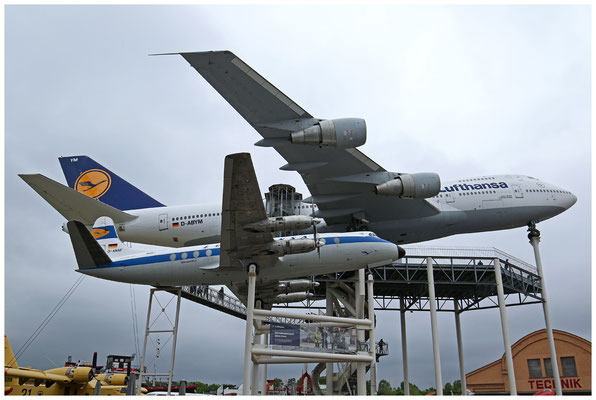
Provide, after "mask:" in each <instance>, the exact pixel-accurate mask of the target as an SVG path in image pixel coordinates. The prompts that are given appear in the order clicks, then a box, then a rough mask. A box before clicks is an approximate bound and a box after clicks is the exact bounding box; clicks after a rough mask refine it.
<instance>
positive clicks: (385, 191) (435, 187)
mask: <svg viewBox="0 0 596 400" xmlns="http://www.w3.org/2000/svg"><path fill="white" fill-rule="evenodd" d="M440 190H441V178H439V175H437V174H435V173H433V172H421V173H417V174H403V175H399V176H397V177H396V178H395V179H393V180H390V181H388V182H385V183H382V184H380V185H377V186H376V187H375V191H376V193H377V194H380V195H383V196H399V197H405V198H408V199H426V198H429V197H433V196H436V195H437V194H439V191H440Z"/></svg>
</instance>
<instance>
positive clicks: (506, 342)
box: [494, 258, 517, 396]
mask: <svg viewBox="0 0 596 400" xmlns="http://www.w3.org/2000/svg"><path fill="white" fill-rule="evenodd" d="M494 262H495V280H496V281H497V295H498V297H499V311H500V312H501V329H502V331H503V345H504V346H505V359H506V361H507V377H508V378H509V395H511V396H517V386H516V383H515V371H514V370H513V356H512V355H511V341H510V340H509V325H508V324H507V309H506V308H505V294H504V291H503V279H502V278H501V263H500V261H499V259H498V258H495V261H494Z"/></svg>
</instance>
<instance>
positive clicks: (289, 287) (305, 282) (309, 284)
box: [278, 279, 320, 293]
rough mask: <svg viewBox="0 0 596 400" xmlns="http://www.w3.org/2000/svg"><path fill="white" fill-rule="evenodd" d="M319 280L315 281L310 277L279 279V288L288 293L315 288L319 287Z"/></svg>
mask: <svg viewBox="0 0 596 400" xmlns="http://www.w3.org/2000/svg"><path fill="white" fill-rule="evenodd" d="M319 286H320V283H319V282H313V281H311V280H309V279H294V280H291V281H279V285H278V287H279V289H280V290H281V291H284V292H286V293H292V292H302V291H305V290H310V289H314V288H316V287H319Z"/></svg>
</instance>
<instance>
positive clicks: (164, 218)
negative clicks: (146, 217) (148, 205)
mask: <svg viewBox="0 0 596 400" xmlns="http://www.w3.org/2000/svg"><path fill="white" fill-rule="evenodd" d="M158 218H159V230H160V231H165V230H167V229H168V214H159V217H158Z"/></svg>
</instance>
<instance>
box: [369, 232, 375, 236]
mask: <svg viewBox="0 0 596 400" xmlns="http://www.w3.org/2000/svg"><path fill="white" fill-rule="evenodd" d="M368 236H372V237H377V235H375V234H374V232H369V233H368Z"/></svg>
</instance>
